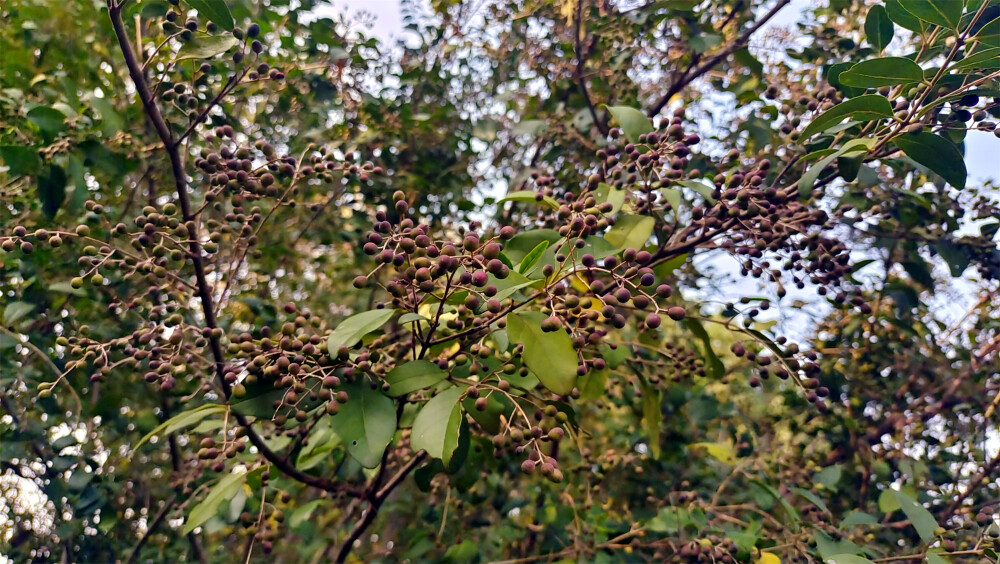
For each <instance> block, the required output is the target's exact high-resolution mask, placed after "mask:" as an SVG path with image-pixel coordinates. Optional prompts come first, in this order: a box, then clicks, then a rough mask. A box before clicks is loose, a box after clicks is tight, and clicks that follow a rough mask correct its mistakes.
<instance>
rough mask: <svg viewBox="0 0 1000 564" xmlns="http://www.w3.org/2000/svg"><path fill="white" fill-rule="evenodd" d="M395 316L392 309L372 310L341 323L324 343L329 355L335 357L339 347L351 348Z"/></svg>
mask: <svg viewBox="0 0 1000 564" xmlns="http://www.w3.org/2000/svg"><path fill="white" fill-rule="evenodd" d="M395 314H396V310H394V309H373V310H370V311H364V312H361V313H358V314H355V315H352V316H350V317H348V318H347V319H345V320H343V321H341V322H340V325H337V328H336V329H334V330H333V333H330V337H329V338H327V341H326V346H327V349H328V350H329V351H330V355H336V354H337V351H338V350H339V349H340V347H348V348H351V347H353V346H354V345H356V344H357V343H358V341H360V340H361V338H362V337H364V336H365V335H367V334H368V333H371V332H372V331H374V330H376V329H378V328H379V327H381V326H383V325H385V324H386V322H388V321H389V320H390V319H392V316H393V315H395Z"/></svg>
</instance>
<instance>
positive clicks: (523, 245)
mask: <svg viewBox="0 0 1000 564" xmlns="http://www.w3.org/2000/svg"><path fill="white" fill-rule="evenodd" d="M562 238H563V237H562V235H559V233H557V232H556V231H554V230H552V229H531V230H529V231H524V232H523V233H518V234H517V235H515V236H514V238H513V239H511V240H510V241H507V243H506V244H505V245H504V246H503V252H504V254H506V255H507V257H508V258H510V260H511V261H513V262H514V263H519V262H521V261H523V260H524V257H526V256H528V253H530V252H531V251H532V249H534V248H535V247H536V246H538V244H539V243H541V242H542V241H548V242H549V244H550V245H552V244H555V243H556V242H557V241H560V240H562Z"/></svg>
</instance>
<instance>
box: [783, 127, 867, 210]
mask: <svg viewBox="0 0 1000 564" xmlns="http://www.w3.org/2000/svg"><path fill="white" fill-rule="evenodd" d="M874 144H875V140H874V139H851V140H850V141H848V142H847V143H844V146H843V147H841V148H840V149H837V150H836V151H834V152H833V153H831V154H829V155H827V156H826V157H824V158H823V159H821V160H820V161H819V162H818V163H816V164H814V165H812V166H811V167H809V170H807V171H806V172H805V174H803V175H802V177H801V178H800V179H799V197H800V198H803V199H805V198H808V197H809V196H810V195H811V194H812V189H813V186H814V185H815V184H816V180H817V179H818V178H819V175H820V174H822V172H823V170H824V169H826V167H828V166H830V164H831V163H833V161H835V160H836V159H837V158H839V157H842V156H844V155H848V154H851V155H854V154H858V153H867V152H868V149H870V148H871V147H872V145H874Z"/></svg>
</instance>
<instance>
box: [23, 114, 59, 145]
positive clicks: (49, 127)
mask: <svg viewBox="0 0 1000 564" xmlns="http://www.w3.org/2000/svg"><path fill="white" fill-rule="evenodd" d="M27 117H28V121H30V122H31V123H33V124H35V125H36V126H38V129H39V130H40V131H41V132H42V137H43V138H44V139H45V142H46V143H51V142H52V140H53V139H55V137H56V135H58V134H59V133H61V132H62V131H63V130H65V129H66V114H64V113H62V112H60V111H59V110H57V109H55V108H53V107H51V106H35V107H34V108H31V109H30V110H28V113H27Z"/></svg>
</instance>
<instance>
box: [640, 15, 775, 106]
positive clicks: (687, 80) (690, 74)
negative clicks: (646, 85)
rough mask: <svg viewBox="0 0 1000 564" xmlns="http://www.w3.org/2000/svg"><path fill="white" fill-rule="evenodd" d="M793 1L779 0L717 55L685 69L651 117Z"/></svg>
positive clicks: (738, 47) (737, 48) (741, 46)
mask: <svg viewBox="0 0 1000 564" xmlns="http://www.w3.org/2000/svg"><path fill="white" fill-rule="evenodd" d="M791 1H792V0H778V2H777V4H775V5H774V7H773V8H771V9H770V10H768V11H767V13H766V14H764V15H763V16H761V17H760V19H759V20H757V21H756V22H755V23H754V24H753V25H752V26H750V27H749V28H747V30H746V31H744V32H743V33H741V34H740V35H739V37H737V38H736V40H735V41H733V42H732V43H730V44H729V45H727V46H726V47H725V48H723V49H722V50H721V51H719V52H718V53H716V54H715V55H712V56H711V57H709V58H708V59H707V60H705V62H704V63H701V64H700V65H697V66H694V67H688V69H687V70H685V71H684V74H683V75H681V77H680V78H678V79H677V80H676V81H675V82H673V83H672V84H671V85H670V88H668V89H667V91H666V93H664V94H663V96H661V97H660V99H659V100H657V101H656V103H655V104H653V107H651V108H650V109H649V112H647V115H648V116H649V117H654V116H655V115H656V114H658V113H660V110H662V109H663V107H664V106H666V105H667V103H669V102H670V99H671V98H673V97H674V95H675V94H677V93H678V92H680V91H681V90H682V89H683V88H684V87H685V86H687V85H688V84H691V83H692V82H694V80H695V79H697V78H698V77H700V76H702V75H704V74H705V73H707V72H708V71H710V70H712V68H714V67H715V65H717V64H719V63H720V62H722V60H723V59H725V58H726V57H728V56H729V55H731V54H733V53H734V52H736V51H737V50H739V49H741V48H743V47H744V46H746V44H747V42H748V41H749V40H750V36H751V35H753V34H754V33H757V30H759V29H760V28H761V27H763V26H764V24H766V23H767V22H768V21H769V20H770V19H771V18H773V17H774V16H775V15H777V13H778V12H780V11H781V9H782V8H784V7H785V6H787V5H788V4H789V3H790V2H791Z"/></svg>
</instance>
